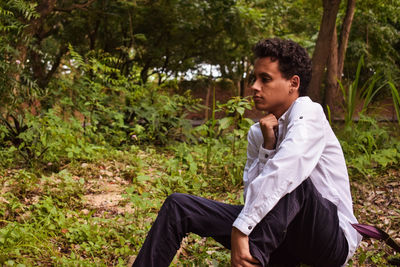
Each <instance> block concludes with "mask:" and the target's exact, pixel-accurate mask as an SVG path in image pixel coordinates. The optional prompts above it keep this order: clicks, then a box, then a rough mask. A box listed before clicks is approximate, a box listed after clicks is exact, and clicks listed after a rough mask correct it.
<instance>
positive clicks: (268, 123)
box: [260, 114, 278, 150]
mask: <svg viewBox="0 0 400 267" xmlns="http://www.w3.org/2000/svg"><path fill="white" fill-rule="evenodd" d="M260 127H261V132H262V134H263V137H264V144H263V147H264V148H266V149H270V150H272V149H274V148H275V144H276V137H275V129H276V128H277V127H278V120H277V119H276V117H275V116H274V115H273V114H268V115H267V116H265V117H263V118H261V119H260Z"/></svg>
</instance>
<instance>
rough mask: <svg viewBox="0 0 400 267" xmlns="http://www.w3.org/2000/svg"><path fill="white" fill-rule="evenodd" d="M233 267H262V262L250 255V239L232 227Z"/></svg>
mask: <svg viewBox="0 0 400 267" xmlns="http://www.w3.org/2000/svg"><path fill="white" fill-rule="evenodd" d="M231 266H232V267H247V266H249V267H254V266H261V265H260V262H259V261H258V260H257V259H256V258H254V257H253V256H252V255H251V254H250V248H249V237H248V236H247V235H245V234H243V233H242V232H240V231H239V230H238V229H236V228H235V227H232V235H231Z"/></svg>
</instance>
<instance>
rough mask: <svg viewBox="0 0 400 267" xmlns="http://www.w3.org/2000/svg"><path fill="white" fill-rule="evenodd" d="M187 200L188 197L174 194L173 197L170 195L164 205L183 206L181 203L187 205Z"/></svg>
mask: <svg viewBox="0 0 400 267" xmlns="http://www.w3.org/2000/svg"><path fill="white" fill-rule="evenodd" d="M186 199H187V195H185V194H182V193H172V194H171V195H169V196H168V197H167V198H166V199H165V201H164V205H166V204H173V203H174V204H181V203H185V200H186Z"/></svg>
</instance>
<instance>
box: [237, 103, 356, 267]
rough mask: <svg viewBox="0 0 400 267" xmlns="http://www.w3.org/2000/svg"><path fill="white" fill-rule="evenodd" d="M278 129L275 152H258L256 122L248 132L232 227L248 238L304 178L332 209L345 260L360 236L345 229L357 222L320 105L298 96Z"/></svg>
mask: <svg viewBox="0 0 400 267" xmlns="http://www.w3.org/2000/svg"><path fill="white" fill-rule="evenodd" d="M278 127H279V128H278V137H277V143H276V149H275V150H268V149H264V148H263V146H262V145H263V143H264V139H263V135H262V132H261V128H260V124H259V123H256V124H254V125H253V126H251V128H250V130H249V132H248V137H247V139H248V147H247V162H246V166H245V169H244V175H243V182H244V199H245V205H244V207H243V209H242V211H241V213H240V214H239V216H238V217H237V219H236V220H235V222H234V223H233V226H234V227H236V228H237V229H239V230H240V231H241V232H243V233H244V234H246V235H249V234H250V233H251V232H252V230H253V229H254V227H255V226H256V225H257V224H258V223H259V222H260V221H261V220H262V219H263V218H264V217H265V215H266V214H268V212H269V211H270V210H271V209H272V208H273V207H274V206H275V205H276V204H277V202H278V201H279V200H280V199H281V198H282V197H284V196H285V195H286V194H288V193H290V192H292V191H293V190H294V189H296V188H297V187H298V186H299V185H300V184H301V183H302V182H303V181H304V180H305V179H306V178H307V177H310V178H311V180H312V182H313V184H314V186H315V187H316V188H317V190H318V191H319V192H320V193H321V195H322V196H323V197H324V198H326V199H328V200H330V201H331V202H332V203H334V204H335V205H336V206H337V211H338V217H339V225H340V227H341V228H342V229H343V231H344V234H345V236H346V239H347V241H348V244H349V254H348V257H347V260H348V259H349V258H350V257H351V256H352V255H353V254H354V252H355V250H356V248H357V246H358V244H359V243H360V241H361V238H362V237H361V235H360V234H358V232H357V231H356V230H355V229H354V228H353V227H352V226H351V223H357V220H356V218H355V217H354V214H353V204H352V199H351V194H350V184H349V177H348V174H347V168H346V163H345V159H344V156H343V152H342V148H341V146H340V143H339V141H338V140H337V138H336V136H335V134H334V133H333V131H332V128H331V127H330V125H329V123H328V121H327V120H326V118H325V114H324V112H323V110H322V107H321V106H320V105H319V104H317V103H315V102H312V101H311V99H310V98H309V97H299V98H297V99H296V101H295V102H293V104H292V105H291V106H290V108H289V109H288V110H287V111H286V112H285V113H284V114H283V115H282V116H281V117H280V118H279V119H278ZM347 260H346V262H347Z"/></svg>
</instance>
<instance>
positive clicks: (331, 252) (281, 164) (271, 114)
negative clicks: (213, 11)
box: [133, 38, 361, 266]
mask: <svg viewBox="0 0 400 267" xmlns="http://www.w3.org/2000/svg"><path fill="white" fill-rule="evenodd" d="M254 54H255V57H256V60H255V65H254V75H255V79H254V82H253V83H252V86H251V88H252V90H253V99H254V102H255V105H256V108H257V109H259V110H264V111H267V112H268V115H267V116H265V117H263V118H262V119H261V120H260V122H259V123H256V124H254V125H253V126H252V127H251V128H250V130H249V133H248V148H247V162H246V166H245V169H244V176H243V181H244V198H245V205H244V206H234V205H228V204H224V203H219V202H216V201H212V200H208V199H204V198H200V197H196V196H191V195H186V194H177V193H175V194H172V195H171V196H169V197H168V198H167V199H166V201H165V203H164V204H163V206H162V208H161V210H160V212H159V214H158V217H157V219H156V221H155V223H154V224H153V226H152V228H151V230H150V232H149V234H148V236H147V238H146V240H145V242H144V244H143V247H142V249H141V251H140V252H139V255H138V256H137V258H136V261H135V263H134V264H133V266H169V264H170V262H171V261H172V259H173V257H174V255H175V253H176V251H177V249H179V246H180V242H181V240H182V238H183V237H184V236H185V235H186V234H187V233H188V232H193V233H196V234H198V235H200V236H211V237H213V238H214V239H215V240H216V241H218V242H220V243H221V244H222V245H224V246H225V247H227V248H228V249H231V263H232V266H260V265H261V266H267V265H269V264H278V265H280V266H282V265H283V266H296V265H297V264H299V263H305V264H309V265H312V266H341V265H344V264H345V263H346V262H347V260H348V259H349V258H350V257H351V256H352V255H353V254H354V252H355V250H356V248H357V246H358V244H359V242H360V241H361V236H360V235H359V234H358V233H357V232H356V230H355V229H353V227H352V226H351V223H356V222H357V221H356V218H355V217H354V215H353V210H352V199H351V194H350V186H349V179H348V175H347V169H346V165H345V160H344V157H343V152H342V150H341V147H340V144H339V142H338V140H337V138H336V137H335V135H334V133H333V131H332V129H331V127H330V126H329V123H328V122H327V120H326V118H325V115H324V112H323V110H322V108H321V106H320V105H319V104H317V103H314V102H312V101H311V100H310V99H309V98H308V97H306V96H305V95H306V90H307V86H308V83H309V81H310V79H311V61H310V59H309V57H308V54H307V52H306V51H305V49H304V48H302V47H301V46H299V45H298V44H297V43H295V42H293V41H290V40H281V39H277V38H274V39H266V40H262V41H260V42H259V43H257V45H256V46H255V47H254Z"/></svg>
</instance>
